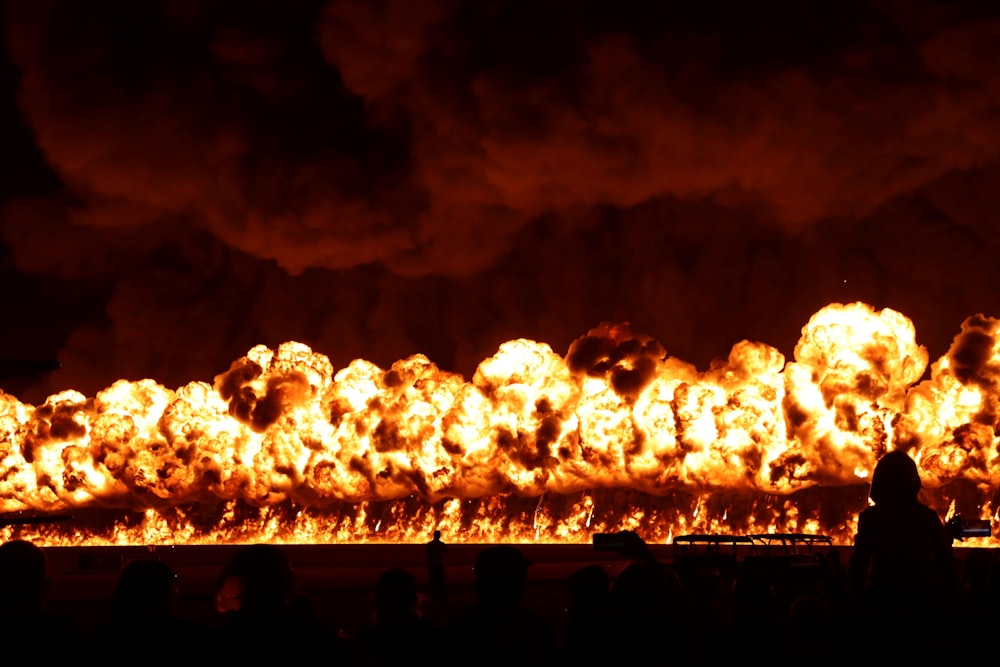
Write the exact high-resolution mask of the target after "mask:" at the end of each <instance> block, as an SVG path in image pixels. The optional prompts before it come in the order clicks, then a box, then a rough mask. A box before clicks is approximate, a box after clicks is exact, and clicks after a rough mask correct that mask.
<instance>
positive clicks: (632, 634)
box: [600, 558, 696, 665]
mask: <svg viewBox="0 0 1000 667" xmlns="http://www.w3.org/2000/svg"><path fill="white" fill-rule="evenodd" d="M609 612H610V613H609V619H608V625H607V630H606V631H605V632H606V633H607V634H606V641H605V642H604V644H605V646H604V651H603V652H602V653H601V654H600V662H601V663H602V664H641V663H645V662H649V660H650V656H655V662H656V664H660V665H689V664H691V663H692V662H693V661H694V660H695V657H696V656H695V648H696V647H695V646H694V644H693V641H692V639H693V636H692V631H693V628H692V627H691V624H690V607H689V605H688V601H687V594H686V591H685V590H684V586H683V585H682V583H681V580H680V577H679V576H678V575H677V573H676V572H675V571H674V570H673V568H671V567H669V566H667V565H664V564H663V563H660V562H659V561H655V560H650V559H647V558H643V559H641V560H637V561H634V562H632V563H630V564H629V565H628V566H627V567H626V568H625V569H624V570H622V571H621V573H619V575H618V576H617V577H616V578H615V580H614V582H613V583H612V585H611V592H610V610H609Z"/></svg>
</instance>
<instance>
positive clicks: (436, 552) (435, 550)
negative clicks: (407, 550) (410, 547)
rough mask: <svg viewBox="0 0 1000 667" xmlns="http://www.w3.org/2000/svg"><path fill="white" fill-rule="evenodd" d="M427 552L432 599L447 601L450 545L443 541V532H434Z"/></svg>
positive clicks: (427, 546) (426, 548)
mask: <svg viewBox="0 0 1000 667" xmlns="http://www.w3.org/2000/svg"><path fill="white" fill-rule="evenodd" d="M425 550H426V551H427V574H428V576H429V577H430V586H431V599H433V600H447V599H448V590H447V587H446V586H445V570H444V564H445V559H446V557H447V555H448V545H447V544H445V543H444V542H442V541H441V531H440V530H435V531H434V539H432V540H431V541H430V542H428V543H427V545H426V546H425Z"/></svg>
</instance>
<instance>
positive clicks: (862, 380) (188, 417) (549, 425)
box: [0, 303, 1000, 541]
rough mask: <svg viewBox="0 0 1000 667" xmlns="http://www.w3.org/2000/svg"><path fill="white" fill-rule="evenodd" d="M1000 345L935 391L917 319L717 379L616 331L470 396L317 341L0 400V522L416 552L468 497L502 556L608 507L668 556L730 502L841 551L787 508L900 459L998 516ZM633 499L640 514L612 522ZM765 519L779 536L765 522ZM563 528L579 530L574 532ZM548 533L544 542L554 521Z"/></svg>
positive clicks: (882, 320) (404, 363) (959, 350)
mask: <svg viewBox="0 0 1000 667" xmlns="http://www.w3.org/2000/svg"><path fill="white" fill-rule="evenodd" d="M998 332H1000V321H998V320H995V319H991V318H986V317H983V316H977V317H972V318H969V319H968V320H967V321H966V322H965V323H964V325H963V327H962V331H961V333H960V334H958V336H956V338H955V340H954V344H953V345H952V348H951V350H950V351H949V352H948V354H947V355H945V356H944V357H942V358H941V359H939V360H937V361H936V362H935V363H934V364H933V365H932V367H931V372H930V377H929V378H928V379H924V380H921V378H922V377H923V376H924V371H925V370H926V369H927V363H928V357H927V352H926V350H925V349H924V348H923V347H922V346H920V345H918V344H917V343H916V339H915V330H914V328H913V325H912V323H911V322H910V321H909V320H908V319H907V318H906V317H905V316H904V315H902V314H901V313H899V312H896V311H893V310H890V309H883V310H880V311H876V310H875V309H873V308H872V307H871V306H868V305H866V304H862V303H853V304H847V305H843V304H831V305H829V306H827V307H825V308H823V309H822V310H820V311H819V312H817V313H816V314H815V315H814V316H813V317H812V318H811V319H810V321H809V323H808V324H807V325H806V326H805V327H803V329H802V336H801V338H800V340H799V343H798V345H797V346H796V348H795V359H794V360H791V361H788V362H787V363H786V360H785V358H784V356H783V355H782V354H781V353H780V352H779V351H778V350H776V349H775V348H773V347H770V346H769V345H766V344H764V343H755V342H750V341H743V342H741V343H739V344H737V345H735V346H734V347H733V349H732V351H731V353H730V354H729V357H728V359H727V360H725V361H720V362H718V363H716V364H714V365H713V366H712V367H711V368H709V369H708V370H706V371H702V372H699V371H697V370H696V369H695V368H694V367H693V366H692V365H690V364H688V363H686V362H684V361H682V360H679V359H675V358H672V357H670V356H668V355H666V353H665V351H664V349H663V347H662V346H661V345H660V344H659V343H658V342H656V341H655V340H652V339H650V338H648V337H646V336H642V335H640V334H637V333H635V332H632V331H630V330H629V328H628V326H627V325H612V324H604V325H601V326H599V327H597V328H595V329H593V330H591V331H590V332H588V333H587V334H586V335H585V336H582V337H580V338H578V339H577V340H576V341H575V342H574V343H573V344H572V345H571V346H570V349H569V351H568V353H567V354H566V355H565V356H561V355H559V354H557V353H555V352H554V351H553V350H552V349H551V348H550V347H549V346H548V345H547V344H545V343H540V342H534V341H530V340H525V339H520V340H512V341H509V342H507V343H504V344H503V345H501V346H500V348H499V350H498V351H497V353H496V354H495V355H494V356H492V357H490V358H488V359H485V360H484V361H483V362H482V363H481V364H480V366H479V368H478V369H477V371H476V373H475V375H474V376H473V378H472V379H471V381H466V380H465V379H464V378H462V377H461V376H459V375H456V374H454V373H450V372H444V371H441V370H440V369H438V368H437V367H436V366H435V365H434V364H433V363H431V362H430V361H429V360H428V359H427V358H426V357H425V356H423V355H414V356H411V357H409V358H406V359H402V360H399V361H398V362H396V363H395V364H393V365H392V366H391V367H390V368H388V369H383V368H379V367H378V366H376V365H374V364H372V363H370V362H367V361H363V360H356V361H354V362H352V363H350V364H349V365H347V366H346V367H344V368H340V369H334V367H333V366H332V364H331V362H330V361H329V359H328V358H327V357H326V356H324V355H322V354H319V353H317V352H314V351H312V350H310V349H309V348H308V347H307V346H305V345H303V344H300V343H294V342H289V343H286V344H283V345H281V346H279V347H278V348H277V349H269V348H266V347H264V346H258V347H255V348H254V349H252V350H250V351H249V353H248V354H247V355H246V356H245V357H243V358H241V359H239V360H237V361H235V362H234V363H233V364H232V366H231V367H230V368H229V370H228V371H226V372H224V373H221V374H220V375H218V376H217V377H216V379H215V383H214V385H210V384H207V383H204V382H192V383H189V384H187V385H185V386H182V387H180V388H178V389H177V390H170V389H167V388H165V387H163V386H161V385H159V384H157V383H156V382H154V381H152V380H143V381H139V382H130V381H125V380H121V381H119V382H116V383H114V384H113V385H112V386H110V387H108V388H107V389H105V390H103V391H101V392H98V394H97V395H96V396H94V397H92V398H88V397H85V396H83V395H82V394H80V393H78V392H75V391H65V392H62V393H60V394H56V395H53V396H50V397H49V399H48V400H47V401H46V402H45V403H44V404H42V405H40V406H37V407H35V406H31V405H26V404H23V403H21V402H19V401H18V400H16V399H15V398H14V397H13V396H9V395H2V394H0V400H2V403H0V435H2V440H0V442H2V443H3V444H2V455H3V458H2V462H0V465H2V471H0V472H2V474H0V509H2V510H4V511H6V512H12V511H21V510H33V511H38V512H46V513H59V512H66V511H73V510H77V509H86V508H110V509H123V510H128V511H133V512H134V511H138V512H146V513H147V514H148V516H153V515H155V513H156V512H158V511H161V510H162V511H167V512H168V514H169V512H170V511H171V508H177V507H190V506H197V505H225V504H226V503H229V511H230V513H232V512H235V511H236V510H235V509H234V508H235V507H236V505H239V506H246V507H253V508H259V509H261V510H263V511H266V510H267V508H272V507H286V508H287V507H295V508H298V511H305V512H307V513H308V512H309V511H317V512H319V514H317V515H316V516H314V517H313V520H315V521H319V520H318V519H316V517H318V516H322V512H323V511H329V510H331V509H332V510H337V511H340V510H342V508H343V507H345V506H351V507H354V508H357V507H359V506H366V505H368V506H370V505H371V504H372V503H383V504H384V503H388V504H389V506H390V507H391V506H392V503H396V508H397V509H395V510H391V509H390V510H389V516H390V517H391V521H392V522H394V523H396V524H399V525H398V526H396V528H395V529H394V530H395V531H396V532H392V531H389V528H388V526H387V527H385V529H384V530H386V531H389V534H390V535H396V536H397V537H399V536H403V537H405V536H407V535H409V536H410V537H420V535H421V534H422V533H421V532H420V531H421V530H422V529H424V528H427V526H428V525H437V524H438V523H439V522H441V521H446V520H448V516H449V515H450V514H455V513H460V512H461V503H462V502H473V503H475V505H476V510H475V511H476V513H477V515H478V517H477V521H478V522H480V523H483V524H484V525H485V524H489V527H486V528H484V527H483V526H480V527H479V530H480V531H485V534H486V535H488V536H492V537H493V538H494V539H501V538H504V537H509V534H508V532H507V530H508V527H507V526H506V522H507V521H508V520H509V517H506V516H505V514H504V506H505V504H509V505H511V506H516V504H517V503H519V502H520V503H523V502H524V500H523V499H525V498H528V499H533V500H532V502H534V501H537V502H538V503H539V506H541V505H543V504H544V503H545V502H546V500H545V499H546V498H562V500H557V501H553V503H552V507H553V508H556V507H558V508H559V510H558V511H559V512H566V516H563V517H560V516H553V515H552V512H553V511H555V510H554V509H550V510H549V511H547V516H548V524H547V528H546V530H545V531H544V532H543V533H542V534H541V535H540V536H539V537H540V538H541V539H543V540H555V541H559V540H564V541H586V540H587V539H588V538H589V532H587V531H586V530H585V529H586V527H587V526H589V524H590V522H591V521H592V520H593V515H594V512H595V511H597V512H603V513H609V512H610V515H609V518H608V521H609V522H610V523H609V524H607V525H610V526H611V527H616V528H622V527H633V528H638V529H639V530H641V531H643V532H647V533H649V534H652V535H655V536H658V537H659V536H662V535H664V534H678V533H679V532H683V529H685V528H687V529H693V528H696V527H702V528H705V527H708V528H714V529H717V530H719V529H732V528H733V526H732V525H730V524H731V522H730V524H727V519H728V517H727V516H726V512H727V511H728V510H729V508H721V509H722V514H720V515H717V516H709V512H708V510H707V508H706V505H705V504H706V503H708V504H709V505H711V504H712V503H713V501H712V500H711V498H712V497H713V496H720V497H729V498H738V497H745V498H755V499H756V500H755V502H756V503H757V505H758V507H757V509H756V510H755V512H756V513H755V514H754V516H753V519H752V525H746V526H742V529H743V530H746V529H748V528H750V529H755V530H758V531H764V530H769V531H772V532H773V531H774V530H778V531H779V532H789V529H790V528H791V529H792V530H791V532H799V531H803V530H806V529H811V531H813V532H821V531H824V530H825V531H828V532H832V533H833V534H835V535H836V536H838V537H845V536H849V533H850V530H851V519H852V517H850V516H843V515H842V516H838V517H837V520H839V521H841V522H842V523H840V524H839V525H824V521H823V519H822V517H820V516H819V515H817V516H813V517H807V516H804V515H803V514H802V513H800V512H797V511H792V512H789V511H788V510H789V509H790V505H794V504H795V503H794V501H793V502H791V503H789V498H792V499H794V498H797V497H803V498H805V497H807V496H805V495H802V494H804V493H807V492H808V491H809V490H810V489H820V490H822V489H830V490H832V493H833V494H834V495H833V497H836V489H838V488H850V487H854V486H857V485H863V484H865V483H866V480H867V478H868V477H869V475H870V473H871V470H872V468H873V466H874V464H875V462H876V460H877V459H878V458H879V457H880V456H881V455H882V454H884V453H885V452H886V451H889V450H892V449H904V450H905V451H907V452H909V453H910V454H911V455H912V456H913V457H914V458H915V459H916V460H917V461H918V463H919V466H920V470H921V474H922V477H923V479H924V482H925V487H926V492H927V493H928V494H931V495H932V496H933V495H934V494H935V493H937V494H938V495H937V496H935V499H936V500H937V501H945V502H947V501H949V500H950V502H951V503H952V506H951V507H950V508H949V507H944V508H941V512H942V514H944V513H945V512H954V510H955V506H954V503H955V502H956V500H958V501H960V502H962V503H968V501H969V498H970V491H971V492H972V496H971V497H973V498H975V499H976V502H977V505H976V506H975V507H965V508H964V509H965V510H966V516H967V515H968V510H973V511H975V512H976V514H977V515H985V516H986V517H987V518H989V516H990V512H991V511H993V509H994V508H993V507H992V504H991V503H992V502H993V501H994V499H993V498H992V497H991V494H992V493H993V492H992V489H996V488H997V487H998V486H1000V455H998V453H997V435H996V429H997V423H998V418H1000V412H998V409H1000V379H998V378H1000V343H998V335H1000V334H998ZM948 489H952V490H954V489H962V490H963V491H962V493H961V494H960V495H961V498H958V497H954V496H953V497H951V498H948V496H947V493H945V494H944V495H941V491H942V490H945V492H947V490H948ZM615 492H622V493H624V494H625V496H627V497H629V498H631V499H632V501H633V503H634V504H633V505H631V506H627V505H625V506H621V505H619V506H617V507H603V508H602V507H600V504H601V503H602V502H606V501H608V499H609V498H612V497H613V494H614V493H615ZM609 494H610V495H609ZM625 496H622V497H625ZM567 498H568V499H570V501H567V500H566V499H567ZM642 498H645V499H646V502H648V504H649V506H651V507H660V508H661V510H663V509H664V508H667V507H672V508H673V512H674V513H675V515H674V516H673V519H672V521H674V523H675V524H676V525H671V524H670V523H669V522H666V521H667V520H666V518H665V517H666V516H667V514H662V515H661V514H657V513H653V514H652V515H650V514H649V513H648V508H647V507H644V506H643V505H642V504H641V503H642V502H643V501H642V500H641V499H642ZM637 499H640V500H637ZM567 502H568V503H569V505H571V507H569V508H568V509H567V508H566V507H562V505H563V504H566V503H567ZM449 503H451V504H449ZM685 503H686V504H685ZM768 503H770V505H771V506H772V508H771V509H772V511H773V512H774V513H773V514H772V515H771V518H770V522H769V521H768V520H767V519H766V518H765V519H764V524H763V525H762V524H760V523H757V522H759V521H761V519H760V511H762V510H763V509H764V507H763V506H764V505H767V504H768ZM406 506H410V507H411V508H413V507H423V508H424V509H423V510H422V511H423V513H422V514H421V513H420V512H413V513H410V514H407V512H405V511H403V509H402V508H405V507H406ZM434 507H436V508H437V509H435V510H433V511H431V510H429V509H428V508H434ZM536 509H537V508H536ZM716 509H717V510H718V509H720V508H716ZM778 510H780V512H779V511H778ZM283 511H285V510H283ZM355 511H357V510H356V509H355ZM382 511H383V513H384V512H385V510H384V509H383V510H382ZM731 511H732V512H733V515H734V517H735V516H736V515H737V513H738V512H737V510H736V508H733V509H732V510H731ZM699 512H704V514H705V516H703V517H701V523H699V518H698V513H699ZM828 514H829V512H828ZM844 514H849V512H845V513H844ZM611 515H614V516H613V517H611ZM296 516H297V515H294V514H293V520H292V523H294V518H295V517H296ZM831 516H833V515H831ZM414 517H417V520H416V523H417V525H416V529H417V530H415V531H414V533H413V534H409V533H407V527H408V522H410V521H413V520H414ZM230 518H232V517H230ZM452 518H454V517H452ZM147 519H148V517H147ZM285 519H286V520H288V517H287V516H285ZM562 519H565V520H567V521H570V522H571V523H572V522H573V521H577V522H580V521H583V522H584V523H581V524H579V525H576V526H573V525H571V526H570V529H569V530H563V531H562V532H560V530H559V526H558V524H559V522H560V520H562ZM274 520H275V521H279V519H277V518H275V519H274ZM734 520H735V519H734ZM319 522H320V524H321V523H322V522H321V521H319ZM381 522H382V519H380V520H379V524H380V523H381ZM428 522H430V523H428ZM531 522H532V526H530V527H529V532H530V531H531V530H534V531H535V532H536V534H537V532H538V526H537V522H538V517H537V516H533V517H532V519H531ZM665 522H666V523H665ZM736 528H737V532H739V529H740V528H741V527H740V526H736ZM317 530H318V534H312V535H311V536H310V537H311V539H323V538H324V537H325V538H326V539H348V540H350V539H353V540H357V541H365V540H368V539H373V538H378V537H379V535H378V531H379V530H383V528H382V526H381V525H377V526H376V527H375V529H374V530H372V529H371V528H370V527H369V528H367V529H366V528H365V522H364V519H362V520H361V522H360V524H359V523H357V522H355V523H354V524H352V525H351V526H349V527H347V528H343V527H341V529H340V531H341V532H340V533H339V534H338V536H337V537H336V538H334V537H333V536H331V534H330V533H329V532H324V531H323V530H322V527H320V528H318V529H317ZM477 536H479V535H477ZM536 536H538V535H536ZM119 539H123V538H121V537H119ZM171 539H177V536H176V535H174V536H171Z"/></svg>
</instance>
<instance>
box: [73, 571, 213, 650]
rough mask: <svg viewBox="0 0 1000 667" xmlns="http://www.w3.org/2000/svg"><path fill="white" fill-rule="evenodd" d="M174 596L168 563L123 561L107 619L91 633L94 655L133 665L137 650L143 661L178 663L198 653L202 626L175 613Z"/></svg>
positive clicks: (202, 643)
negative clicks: (125, 562) (122, 567)
mask: <svg viewBox="0 0 1000 667" xmlns="http://www.w3.org/2000/svg"><path fill="white" fill-rule="evenodd" d="M177 596H178V591H177V576H176V575H175V574H174V571H173V569H172V568H171V567H170V566H169V565H167V564H166V563H163V562H161V561H157V560H137V561H132V562H131V563H129V564H128V565H126V566H125V568H124V569H123V570H122V571H121V574H119V575H118V580H117V582H116V583H115V588H114V591H113V593H112V596H111V619H110V620H109V621H108V622H107V623H105V624H104V625H102V626H100V627H98V628H97V630H96V631H95V633H94V636H93V646H94V653H95V655H98V656H100V657H101V660H102V663H103V664H108V665H134V664H135V661H136V656H139V655H141V656H143V659H142V661H143V663H144V664H150V665H176V664H178V663H179V662H182V661H184V660H189V659H190V657H191V656H193V655H201V654H202V653H203V651H204V650H205V646H206V643H205V640H206V631H205V628H204V627H202V625H201V624H199V623H198V622H196V621H194V620H193V619H187V618H183V617H181V616H179V615H178V614H177V613H176V606H177ZM150 647H156V648H155V650H150Z"/></svg>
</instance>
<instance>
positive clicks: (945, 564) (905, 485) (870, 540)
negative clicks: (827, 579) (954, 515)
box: [848, 451, 957, 664]
mask: <svg viewBox="0 0 1000 667" xmlns="http://www.w3.org/2000/svg"><path fill="white" fill-rule="evenodd" d="M920 487H921V482H920V475H919V473H918V471H917V466H916V463H915V462H914V461H913V459H912V458H910V456H909V455H908V454H906V452H903V451H893V452H889V453H888V454H886V455H885V456H883V457H882V458H881V459H879V461H878V463H877V464H876V465H875V470H874V472H873V473H872V482H871V489H870V492H869V495H870V497H871V500H872V501H873V502H874V505H872V506H870V507H867V508H865V509H864V510H863V511H862V512H861V514H860V515H858V532H857V535H856V536H855V539H854V550H853V552H852V554H851V558H850V561H849V565H848V575H849V578H850V582H851V590H852V593H853V594H854V596H855V599H856V600H858V601H859V602H860V603H861V605H860V608H859V609H858V613H859V614H860V616H859V617H858V619H856V620H857V621H858V625H857V630H858V633H859V634H860V635H862V638H863V643H864V644H866V645H868V646H870V652H869V653H868V655H867V660H868V661H869V663H870V664H875V663H878V662H882V661H886V660H891V661H893V662H895V663H899V664H903V663H909V664H919V659H920V657H919V656H920V654H921V652H922V651H923V650H924V649H925V648H927V647H930V646H931V645H932V643H934V642H936V641H937V637H938V636H939V635H942V634H948V633H951V632H952V631H953V630H954V626H952V625H951V622H952V621H954V620H955V617H954V614H953V612H954V610H953V609H952V605H953V603H954V601H955V594H956V590H957V568H956V563H955V559H954V555H953V553H952V547H951V537H950V536H949V535H948V534H947V532H946V530H945V527H944V524H943V523H942V522H941V519H940V517H938V515H937V513H936V512H935V511H934V510H933V509H931V508H930V507H928V506H926V505H924V504H923V503H921V502H920V500H919V499H918V494H919V492H920ZM917 627H919V628H921V629H920V630H917V631H915V628H917ZM856 641H857V640H856ZM914 660H917V661H918V662H917V663H913V661H914Z"/></svg>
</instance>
